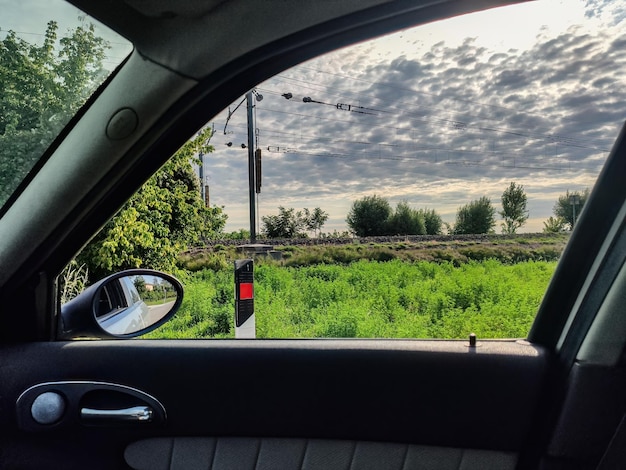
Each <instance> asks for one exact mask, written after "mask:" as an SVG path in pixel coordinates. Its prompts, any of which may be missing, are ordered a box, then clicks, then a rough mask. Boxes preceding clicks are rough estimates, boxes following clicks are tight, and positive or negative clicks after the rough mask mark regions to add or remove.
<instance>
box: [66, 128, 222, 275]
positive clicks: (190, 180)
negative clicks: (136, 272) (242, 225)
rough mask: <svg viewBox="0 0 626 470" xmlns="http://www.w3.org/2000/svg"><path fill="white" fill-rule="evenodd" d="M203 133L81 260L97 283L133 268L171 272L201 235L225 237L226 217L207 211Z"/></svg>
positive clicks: (218, 211) (152, 180)
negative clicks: (201, 169)
mask: <svg viewBox="0 0 626 470" xmlns="http://www.w3.org/2000/svg"><path fill="white" fill-rule="evenodd" d="M210 135H211V129H204V130H203V131H201V132H200V133H199V134H198V135H197V136H196V137H195V138H194V139H192V140H190V141H188V142H187V143H186V144H185V145H183V146H182V147H181V148H180V149H179V150H178V152H176V153H175V154H174V156H173V157H172V158H171V159H170V160H169V161H168V162H167V163H166V164H165V165H164V166H163V167H162V168H161V169H160V170H159V171H158V172H157V173H155V174H154V176H152V177H151V178H150V179H149V180H148V181H147V182H146V183H145V184H144V185H143V186H142V187H141V188H140V189H139V190H138V191H137V192H136V193H135V194H134V195H133V196H132V197H131V198H130V199H129V200H128V201H127V202H126V204H124V206H123V207H122V209H121V210H120V211H119V212H118V213H117V214H116V215H115V216H114V217H113V218H112V219H111V220H110V221H109V222H108V223H107V224H106V225H105V226H104V228H103V229H102V230H101V231H100V233H98V235H96V237H95V238H94V239H93V240H92V241H91V242H90V243H89V244H88V245H87V246H86V247H85V249H83V251H82V252H81V253H80V255H79V256H78V260H79V263H85V264H86V265H87V266H88V267H89V274H90V277H92V279H97V278H99V277H102V276H104V275H106V274H108V273H110V272H114V271H119V270H122V269H128V268H138V267H149V268H153V269H161V270H171V269H172V268H173V266H174V263H175V261H176V256H177V255H178V254H179V253H180V252H181V251H182V250H184V249H185V248H188V247H189V246H190V245H193V244H194V243H197V242H198V241H199V240H200V239H201V238H202V237H205V238H211V237H213V236H214V235H215V234H217V233H220V232H221V231H222V229H223V227H224V225H225V223H226V219H227V216H226V214H224V212H223V210H222V208H220V207H210V208H209V207H205V205H204V201H203V200H202V198H201V196H200V186H199V185H200V182H199V181H198V177H197V175H196V173H195V171H194V169H193V166H192V163H193V162H197V161H198V158H197V155H198V153H199V152H202V153H204V154H207V153H209V152H211V151H212V150H213V149H212V147H211V146H209V145H208V143H207V142H208V140H209V137H210Z"/></svg>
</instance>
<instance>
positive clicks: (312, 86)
mask: <svg viewBox="0 0 626 470" xmlns="http://www.w3.org/2000/svg"><path fill="white" fill-rule="evenodd" d="M296 68H303V69H305V70H310V71H313V72H317V73H323V74H328V75H333V76H338V77H341V78H347V79H350V80H355V81H360V82H364V83H367V84H369V85H381V86H386V87H390V88H393V89H397V90H399V91H407V92H411V93H417V94H423V95H426V96H429V97H435V98H439V99H446V100H451V101H457V102H462V103H471V104H476V105H480V106H487V107H491V108H499V109H503V110H506V111H513V112H514V114H515V115H529V116H541V117H544V116H543V115H541V114H539V113H532V112H519V111H516V110H514V109H511V108H509V107H506V106H499V105H491V104H486V103H482V102H479V101H473V100H466V99H460V98H454V97H445V98H443V97H441V96H439V95H435V94H432V93H428V92H422V91H418V90H413V89H407V88H401V87H396V86H392V85H388V84H385V83H381V82H372V81H368V80H364V79H360V78H355V77H351V76H348V75H343V74H336V73H333V72H325V71H321V70H317V69H313V68H309V67H306V66H297V67H294V69H296ZM291 70H293V69H291ZM276 77H280V79H285V80H291V81H295V82H299V83H304V84H306V85H307V87H308V88H309V89H314V90H319V87H322V88H325V89H327V90H333V91H334V90H339V91H343V92H344V93H349V94H354V93H353V92H351V91H345V90H341V89H337V88H336V87H330V86H325V85H320V84H314V83H311V82H309V81H307V80H302V79H296V78H292V77H286V76H285V75H284V74H278V75H277V76H276ZM266 84H267V83H266ZM319 91H322V90H319ZM266 92H267V93H271V92H270V91H269V90H266ZM275 94H280V93H275ZM329 95H331V96H333V95H335V96H339V95H338V94H337V93H334V94H333V93H329ZM378 99H379V100H380V101H383V102H385V101H386V100H382V99H380V98H378ZM387 102H388V101H387ZM403 104H404V105H405V106H408V105H409V103H407V102H403ZM422 106H424V107H427V108H431V109H435V110H437V107H436V106H428V105H422ZM383 109H385V108H383ZM389 109H390V108H386V109H385V111H386V112H390V111H389ZM391 109H395V110H398V108H397V107H394V106H392V107H391ZM405 114H409V115H414V114H415V113H410V112H406V113H405ZM466 114H469V115H470V117H471V118H473V119H477V118H478V119H486V120H501V119H495V118H492V117H486V116H480V115H479V116H476V115H474V116H472V115H471V113H466ZM443 121H450V122H454V123H458V122H459V121H457V120H446V119H443ZM461 124H466V123H461ZM467 127H469V128H478V129H480V127H476V126H471V125H467ZM489 130H491V129H489ZM498 131H502V132H511V133H519V131H515V130H510V129H498ZM534 135H541V136H542V138H545V137H546V136H549V137H552V138H554V139H560V140H567V141H569V142H573V141H576V142H589V141H582V140H581V139H575V138H573V137H569V136H563V135H558V134H545V133H535V134H534ZM590 142H594V141H593V140H592V141H590ZM581 148H588V146H584V147H581ZM590 148H592V149H594V150H603V151H605V152H608V150H606V149H599V148H597V147H590Z"/></svg>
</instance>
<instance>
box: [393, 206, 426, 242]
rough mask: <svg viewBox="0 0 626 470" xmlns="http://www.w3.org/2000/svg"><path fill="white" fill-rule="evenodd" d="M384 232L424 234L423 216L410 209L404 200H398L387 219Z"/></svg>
mask: <svg viewBox="0 0 626 470" xmlns="http://www.w3.org/2000/svg"><path fill="white" fill-rule="evenodd" d="M386 232H387V234H389V235H425V234H426V224H425V221H424V216H423V214H422V213H420V212H419V211H417V210H415V209H411V208H410V207H409V204H408V203H407V202H406V201H402V202H399V203H398V205H397V206H396V210H395V211H394V213H393V214H392V215H391V216H390V217H389V219H388V221H387V229H386Z"/></svg>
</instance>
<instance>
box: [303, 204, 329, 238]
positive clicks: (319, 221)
mask: <svg viewBox="0 0 626 470" xmlns="http://www.w3.org/2000/svg"><path fill="white" fill-rule="evenodd" d="M304 219H305V220H306V228H307V230H312V231H313V236H318V232H320V231H321V229H322V227H323V226H324V224H325V223H326V221H327V220H328V213H327V212H326V211H323V210H322V209H320V208H319V207H316V208H315V209H313V212H309V209H307V208H304Z"/></svg>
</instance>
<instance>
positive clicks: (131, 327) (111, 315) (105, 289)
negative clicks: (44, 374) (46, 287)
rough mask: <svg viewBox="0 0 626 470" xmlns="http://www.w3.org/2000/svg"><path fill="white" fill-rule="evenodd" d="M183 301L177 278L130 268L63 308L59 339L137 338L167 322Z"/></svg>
mask: <svg viewBox="0 0 626 470" xmlns="http://www.w3.org/2000/svg"><path fill="white" fill-rule="evenodd" d="M182 300H183V286H182V284H181V283H180V282H179V281H178V279H176V278H175V277H173V276H170V275H168V274H165V273H162V272H159V271H154V270H151V269H129V270H126V271H121V272H119V273H115V274H112V275H111V276H108V277H105V278H104V279H101V280H100V281H98V282H96V283H94V284H92V285H91V286H89V287H88V288H87V289H85V290H84V291H83V292H81V293H80V294H79V295H77V296H76V297H75V298H73V299H72V300H70V301H69V302H67V303H66V304H63V305H62V306H61V315H60V317H59V328H58V335H57V336H58V338H59V339H79V338H101V339H111V338H134V337H137V336H141V335H143V334H146V333H148V332H150V331H152V330H154V329H156V328H158V327H159V326H161V325H162V324H163V323H165V322H167V321H168V320H169V319H170V318H171V317H172V316H173V315H174V314H175V313H176V311H177V310H178V308H179V307H180V304H181V303H182Z"/></svg>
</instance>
